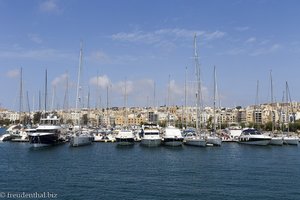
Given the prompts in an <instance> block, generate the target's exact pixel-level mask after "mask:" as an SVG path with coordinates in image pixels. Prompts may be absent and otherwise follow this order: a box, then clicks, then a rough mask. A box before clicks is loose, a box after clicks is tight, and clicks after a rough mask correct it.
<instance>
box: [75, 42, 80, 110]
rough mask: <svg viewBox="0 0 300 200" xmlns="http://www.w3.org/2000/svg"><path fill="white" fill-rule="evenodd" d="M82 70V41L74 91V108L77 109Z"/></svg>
mask: <svg viewBox="0 0 300 200" xmlns="http://www.w3.org/2000/svg"><path fill="white" fill-rule="evenodd" d="M81 70H82V43H81V44H80V52H79V66H78V75H77V91H76V103H75V109H76V110H77V109H78V104H79V103H80V96H79V95H80V94H79V93H80V76H81Z"/></svg>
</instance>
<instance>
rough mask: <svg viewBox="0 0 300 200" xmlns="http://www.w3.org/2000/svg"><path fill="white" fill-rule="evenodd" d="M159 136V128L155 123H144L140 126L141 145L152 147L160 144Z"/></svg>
mask: <svg viewBox="0 0 300 200" xmlns="http://www.w3.org/2000/svg"><path fill="white" fill-rule="evenodd" d="M161 139H162V138H161V136H160V131H159V128H158V126H157V125H156V124H145V125H143V127H142V140H141V144H142V145H143V146H148V147H154V146H159V145H160V144H161Z"/></svg>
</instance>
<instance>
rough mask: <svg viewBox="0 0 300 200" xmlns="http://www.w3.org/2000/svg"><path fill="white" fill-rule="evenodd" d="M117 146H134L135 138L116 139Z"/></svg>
mask: <svg viewBox="0 0 300 200" xmlns="http://www.w3.org/2000/svg"><path fill="white" fill-rule="evenodd" d="M116 142H117V145H120V146H130V145H134V138H116Z"/></svg>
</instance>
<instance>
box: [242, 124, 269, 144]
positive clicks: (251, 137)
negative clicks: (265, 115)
mask: <svg viewBox="0 0 300 200" xmlns="http://www.w3.org/2000/svg"><path fill="white" fill-rule="evenodd" d="M270 142H271V137H270V136H267V135H263V134H262V133H261V132H259V131H258V130H256V129H251V128H249V129H245V130H243V131H242V133H241V135H240V137H239V143H241V144H250V145H261V146H265V145H268V144H270Z"/></svg>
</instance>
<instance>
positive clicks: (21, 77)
mask: <svg viewBox="0 0 300 200" xmlns="http://www.w3.org/2000/svg"><path fill="white" fill-rule="evenodd" d="M19 101H20V102H19V123H21V117H22V116H21V115H22V111H23V69H22V67H21V69H20V99H19Z"/></svg>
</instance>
